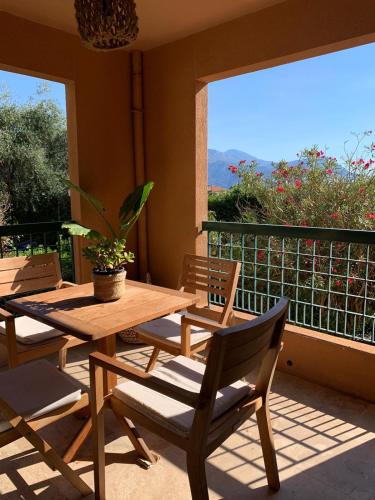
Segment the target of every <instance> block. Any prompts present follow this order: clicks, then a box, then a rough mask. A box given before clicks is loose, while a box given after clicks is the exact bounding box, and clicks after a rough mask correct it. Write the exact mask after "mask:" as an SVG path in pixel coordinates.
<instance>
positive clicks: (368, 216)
mask: <svg viewBox="0 0 375 500" xmlns="http://www.w3.org/2000/svg"><path fill="white" fill-rule="evenodd" d="M365 217H366V219H373V220H375V212H367V213H366V214H365Z"/></svg>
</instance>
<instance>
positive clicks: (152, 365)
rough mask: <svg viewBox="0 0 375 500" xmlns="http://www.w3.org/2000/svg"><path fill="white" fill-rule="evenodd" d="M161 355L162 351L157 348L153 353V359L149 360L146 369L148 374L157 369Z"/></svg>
mask: <svg viewBox="0 0 375 500" xmlns="http://www.w3.org/2000/svg"><path fill="white" fill-rule="evenodd" d="M159 353H160V349H158V348H157V347H154V350H153V351H152V354H151V357H150V359H149V362H148V365H147V368H146V373H148V372H150V371H151V370H153V369H154V368H155V365H156V361H157V359H158V356H159Z"/></svg>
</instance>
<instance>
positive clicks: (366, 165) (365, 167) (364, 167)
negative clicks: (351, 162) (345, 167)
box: [363, 162, 370, 170]
mask: <svg viewBox="0 0 375 500" xmlns="http://www.w3.org/2000/svg"><path fill="white" fill-rule="evenodd" d="M369 166H370V163H369V162H367V163H365V164H364V165H363V170H367V169H368V168H369Z"/></svg>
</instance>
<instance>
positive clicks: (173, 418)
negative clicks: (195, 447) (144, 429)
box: [113, 356, 251, 436]
mask: <svg viewBox="0 0 375 500" xmlns="http://www.w3.org/2000/svg"><path fill="white" fill-rule="evenodd" d="M205 368H206V365H204V364H203V363H199V362H198V361H194V360H192V359H190V358H186V357H184V356H177V357H176V358H174V359H173V360H171V361H169V362H168V363H166V364H165V365H163V366H161V367H159V368H157V369H156V370H153V371H152V372H151V374H152V375H153V376H154V377H157V378H160V379H161V380H165V381H167V382H169V383H171V384H173V385H174V386H175V387H181V388H184V389H187V390H189V391H192V392H196V393H199V392H200V388H201V383H202V379H203V374H204V371H205ZM250 391H251V389H250V387H249V385H248V384H245V383H244V382H241V381H238V382H235V383H234V384H232V385H230V386H228V387H225V388H224V389H221V390H220V391H218V393H217V396H216V403H215V408H214V413H213V418H214V419H215V418H217V417H219V416H220V415H222V414H223V413H224V412H225V411H226V410H227V409H228V408H230V407H231V406H233V405H234V404H235V403H236V402H237V401H239V400H240V399H242V398H243V397H244V396H245V395H246V394H249V393H250ZM113 395H114V396H115V397H116V398H118V399H120V400H121V401H123V402H124V403H125V404H127V405H128V406H130V407H131V408H133V409H134V410H136V411H138V412H140V413H142V414H143V415H146V416H147V417H149V418H151V419H152V420H154V421H155V422H157V423H159V424H162V425H163V426H165V427H166V428H168V429H170V430H172V431H173V432H177V433H179V434H181V435H182V436H187V435H188V434H189V431H190V429H191V426H192V424H193V418H194V413H195V410H194V408H191V407H190V406H187V405H185V404H183V403H180V402H179V401H176V400H175V399H172V398H170V397H168V396H165V395H163V394H160V393H158V392H157V391H154V390H153V389H149V388H148V387H144V386H142V385H140V384H138V383H137V382H131V381H127V382H124V383H122V384H120V385H118V386H116V387H115V388H114V389H113Z"/></svg>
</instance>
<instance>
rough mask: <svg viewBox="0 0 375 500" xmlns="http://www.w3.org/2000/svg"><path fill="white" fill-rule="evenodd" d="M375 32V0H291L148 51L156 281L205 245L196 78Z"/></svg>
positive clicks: (168, 278)
mask: <svg viewBox="0 0 375 500" xmlns="http://www.w3.org/2000/svg"><path fill="white" fill-rule="evenodd" d="M374 33H375V3H374V2H373V0H358V1H356V2H353V1H352V0H290V1H287V2H284V3H281V4H278V5H276V6H274V7H271V8H269V9H265V10H264V11H259V12H257V13H254V14H251V15H249V16H246V17H243V18H241V19H237V20H235V21H232V22H229V23H227V24H224V25H221V26H219V27H216V28H213V29H209V30H207V31H205V32H202V33H200V34H197V35H194V36H191V37H189V38H186V39H184V40H181V41H178V42H175V43H172V44H169V45H166V46H163V47H160V48H157V49H154V50H150V51H148V52H146V53H145V57H144V61H145V109H146V116H145V118H146V164H147V173H148V177H149V178H150V179H153V180H154V181H155V183H156V188H155V192H154V194H153V197H152V200H151V201H150V205H149V206H150V210H149V213H150V217H149V228H150V229H149V254H150V268H151V273H152V275H153V277H154V279H155V280H156V281H157V282H161V283H163V284H166V285H169V286H175V285H176V280H177V274H178V270H179V268H180V265H181V258H182V254H183V253H184V252H185V251H188V252H194V251H197V252H205V251H206V248H205V245H206V242H205V239H204V237H202V236H199V237H197V236H198V230H199V224H200V222H201V220H202V219H205V218H206V214H207V198H206V197H207V193H206V191H207V177H206V176H207V156H206V147H207V144H206V109H205V108H206V104H207V102H206V90H205V89H204V88H203V89H202V85H200V86H198V87H197V82H198V81H201V82H204V81H206V82H209V81H212V80H215V79H218V78H220V77H225V76H231V75H235V74H240V73H244V72H247V71H254V70H256V69H260V68H265V67H270V66H273V65H276V64H281V63H284V62H289V61H293V60H297V59H301V58H304V57H307V56H311V55H318V54H321V53H324V52H328V51H333V50H337V49H340V48H346V47H350V46H353V45H356V44H360V43H366V42H370V41H374V40H375V36H374ZM369 63H370V62H369ZM197 89H199V90H197ZM196 123H197V126H196Z"/></svg>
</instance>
